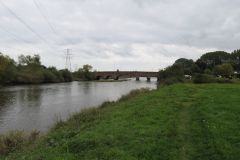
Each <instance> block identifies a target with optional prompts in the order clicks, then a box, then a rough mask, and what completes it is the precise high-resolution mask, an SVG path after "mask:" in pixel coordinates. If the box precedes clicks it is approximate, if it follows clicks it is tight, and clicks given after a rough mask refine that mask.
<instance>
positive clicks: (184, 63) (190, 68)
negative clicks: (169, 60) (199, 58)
mask: <svg viewBox="0 0 240 160" xmlns="http://www.w3.org/2000/svg"><path fill="white" fill-rule="evenodd" d="M173 65H177V66H179V67H181V68H182V69H183V72H184V74H188V75H192V74H193V73H194V72H198V71H199V68H198V66H197V65H196V64H195V63H194V61H193V60H192V59H186V58H180V59H178V60H176V61H175V63H174V64H173Z"/></svg>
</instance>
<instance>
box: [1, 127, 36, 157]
mask: <svg viewBox="0 0 240 160" xmlns="http://www.w3.org/2000/svg"><path fill="white" fill-rule="evenodd" d="M39 135H40V132H39V131H32V132H30V133H26V132H24V131H11V132H9V133H7V134H5V135H0V155H2V156H5V155H8V154H9V153H10V152H14V151H16V150H17V149H20V148H21V147H22V146H26V145H28V144H32V143H34V142H35V140H36V139H37V138H38V137H39Z"/></svg>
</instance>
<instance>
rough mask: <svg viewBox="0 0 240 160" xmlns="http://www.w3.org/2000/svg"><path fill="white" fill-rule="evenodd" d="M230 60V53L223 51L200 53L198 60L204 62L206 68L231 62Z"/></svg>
mask: <svg viewBox="0 0 240 160" xmlns="http://www.w3.org/2000/svg"><path fill="white" fill-rule="evenodd" d="M231 60H232V59H231V54H230V53H227V52H224V51H216V52H209V53H206V54H204V55H202V56H201V57H200V59H199V61H201V62H202V63H205V67H206V68H210V69H212V68H213V67H214V66H215V65H219V64H222V63H231ZM204 69H205V68H204Z"/></svg>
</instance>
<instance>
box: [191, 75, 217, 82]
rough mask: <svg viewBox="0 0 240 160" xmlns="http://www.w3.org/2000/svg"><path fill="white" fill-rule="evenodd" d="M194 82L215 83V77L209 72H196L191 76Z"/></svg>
mask: <svg viewBox="0 0 240 160" xmlns="http://www.w3.org/2000/svg"><path fill="white" fill-rule="evenodd" d="M193 82H194V83H215V82H216V78H215V77H214V76H213V75H209V74H196V75H195V76H194V78H193Z"/></svg>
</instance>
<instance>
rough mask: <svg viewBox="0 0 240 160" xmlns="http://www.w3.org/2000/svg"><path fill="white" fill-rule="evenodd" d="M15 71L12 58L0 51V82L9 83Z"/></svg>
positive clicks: (13, 77)
mask: <svg viewBox="0 0 240 160" xmlns="http://www.w3.org/2000/svg"><path fill="white" fill-rule="evenodd" d="M16 71H17V70H16V65H15V62H14V60H13V59H11V58H9V57H8V56H4V55H3V54H1V53H0V84H6V83H11V82H12V81H13V80H14V79H15V75H16Z"/></svg>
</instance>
